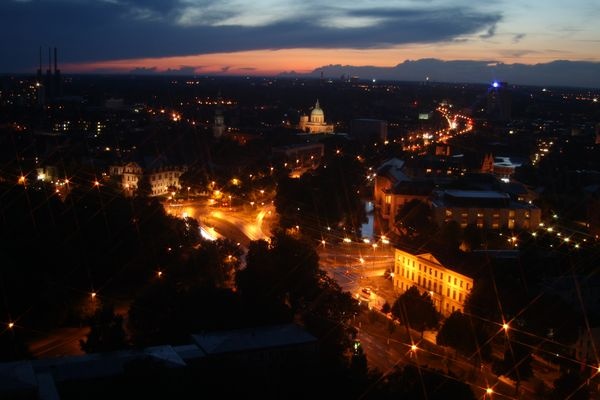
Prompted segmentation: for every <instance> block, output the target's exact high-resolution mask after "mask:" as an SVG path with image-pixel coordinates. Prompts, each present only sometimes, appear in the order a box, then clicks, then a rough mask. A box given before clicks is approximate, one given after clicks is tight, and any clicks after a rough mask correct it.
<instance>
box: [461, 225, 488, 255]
mask: <svg viewBox="0 0 600 400" xmlns="http://www.w3.org/2000/svg"><path fill="white" fill-rule="evenodd" d="M483 242H484V232H483V229H481V228H478V227H477V225H475V224H469V225H467V226H466V227H465V229H464V232H463V243H462V247H461V248H464V249H466V250H469V251H470V250H477V249H480V248H481V245H482V243H483Z"/></svg>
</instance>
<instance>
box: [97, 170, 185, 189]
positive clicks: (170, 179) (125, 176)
mask: <svg viewBox="0 0 600 400" xmlns="http://www.w3.org/2000/svg"><path fill="white" fill-rule="evenodd" d="M186 170H187V167H185V166H167V165H165V166H160V167H157V168H153V169H151V170H150V171H149V172H148V179H149V180H150V185H151V186H152V192H151V193H150V195H151V196H160V195H163V194H167V193H168V192H169V189H170V188H176V189H177V190H179V189H181V184H180V183H179V177H180V176H181V174H183V173H184V172H185V171H186ZM109 173H110V176H114V177H116V179H117V181H118V183H119V185H120V186H121V188H122V189H123V191H124V192H125V194H126V195H128V196H132V195H133V194H135V191H136V190H137V188H138V184H139V181H140V180H141V179H142V176H143V174H144V171H143V169H142V167H140V165H139V164H138V163H136V162H130V163H127V164H123V165H112V166H110V168H109Z"/></svg>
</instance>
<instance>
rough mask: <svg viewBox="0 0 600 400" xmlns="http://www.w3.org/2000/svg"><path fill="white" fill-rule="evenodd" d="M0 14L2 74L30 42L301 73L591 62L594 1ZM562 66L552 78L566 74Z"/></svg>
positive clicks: (191, 68)
mask: <svg viewBox="0 0 600 400" xmlns="http://www.w3.org/2000/svg"><path fill="white" fill-rule="evenodd" d="M0 11H1V13H0V15H2V17H0V20H2V24H0V25H1V26H2V28H0V29H2V33H3V35H4V36H5V37H11V36H12V37H14V38H15V39H14V40H12V41H10V42H6V43H5V44H4V45H3V46H2V51H3V54H5V55H6V54H8V55H9V56H8V57H6V59H5V60H4V61H3V62H2V64H1V65H0V72H21V73H23V72H30V71H34V70H35V69H37V64H38V60H37V53H38V48H39V47H40V46H42V47H44V48H46V47H58V48H59V61H60V63H61V69H62V70H63V71H64V72H65V73H132V72H133V73H162V72H167V73H185V74H218V75H277V74H281V73H290V72H292V71H293V72H296V73H301V74H306V73H310V72H312V71H314V70H316V69H318V68H320V67H323V66H327V65H349V66H373V67H378V68H391V67H394V66H396V65H398V64H401V63H403V62H405V61H406V60H419V59H429V58H436V59H439V60H442V61H452V60H472V61H477V62H486V63H488V64H490V65H493V64H495V63H503V64H514V63H516V64H525V65H534V64H546V63H549V62H552V61H555V60H569V61H585V62H587V64H588V66H589V67H590V68H592V69H593V70H596V69H600V57H599V56H598V54H600V40H598V39H597V38H598V37H600V28H598V27H597V24H595V23H594V21H595V19H597V17H598V16H599V15H600V6H599V5H598V4H595V3H594V2H592V1H587V0H579V1H576V2H575V3H574V4H571V5H570V7H568V8H565V7H564V6H563V5H562V4H561V2H559V1H551V2H544V3H543V4H541V3H536V4H526V3H524V2H520V1H503V2H497V3H495V4H469V3H467V2H463V1H459V2H452V3H450V2H448V1H446V0H434V1H428V2H415V1H402V2H397V1H395V2H390V1H382V0H378V1H369V2H357V3H356V2H355V3H352V4H342V5H336V6H329V5H326V4H324V3H323V2H319V1H311V2H303V3H302V4H299V3H295V2H291V1H287V0H278V1H269V0H264V1H257V2H254V3H253V5H252V7H248V6H247V5H246V4H244V3H243V2H241V1H239V0H227V1H221V2H211V1H199V0H178V1H170V2H160V1H152V0H144V1H142V0H130V1H124V0H103V1H91V0H82V1H61V0H48V1H44V2H36V1H23V0H20V1H16V0H15V1H8V2H5V3H3V4H2V5H0ZM46 61H47V60H46V59H45V57H44V59H43V65H45V63H46ZM571 66H572V64H571ZM451 67H452V66H451V65H450V64H448V68H451ZM568 68H569V65H567V64H565V66H564V71H562V70H560V69H559V73H562V75H558V76H559V77H558V78H557V79H559V80H560V79H563V78H564V79H568V75H569V73H570V72H569V69H568ZM450 75H452V74H450ZM532 76H533V75H532ZM561 76H562V78H561ZM399 78H400V79H401V77H399ZM498 78H499V79H503V77H502V76H499V77H498ZM423 79H425V76H424V77H423ZM432 79H436V77H435V76H434V77H432ZM523 79H524V80H527V76H525V77H524V78H523ZM437 80H441V79H439V78H438V79H437ZM520 83H526V82H520ZM565 83H566V82H559V84H565Z"/></svg>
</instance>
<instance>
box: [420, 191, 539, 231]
mask: <svg viewBox="0 0 600 400" xmlns="http://www.w3.org/2000/svg"><path fill="white" fill-rule="evenodd" d="M431 207H432V211H433V219H434V221H435V222H436V223H437V224H438V226H441V225H443V224H444V223H447V222H450V221H456V222H458V224H459V225H460V226H461V228H465V227H466V226H467V225H469V224H473V225H475V226H477V227H478V228H486V229H490V228H491V229H501V228H508V229H524V230H529V229H536V228H537V227H538V225H539V223H540V222H541V217H542V211H541V210H540V209H539V208H538V207H536V206H534V205H531V204H528V203H521V202H517V201H514V200H512V199H511V198H510V196H509V194H508V193H503V192H498V191H494V190H443V191H438V192H435V193H434V196H433V198H432V200H431Z"/></svg>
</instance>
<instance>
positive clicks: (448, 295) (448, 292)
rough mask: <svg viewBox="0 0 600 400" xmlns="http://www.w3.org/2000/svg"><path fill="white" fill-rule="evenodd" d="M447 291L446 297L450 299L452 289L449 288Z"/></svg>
mask: <svg viewBox="0 0 600 400" xmlns="http://www.w3.org/2000/svg"><path fill="white" fill-rule="evenodd" d="M446 290H447V292H446V297H450V288H448V289H446Z"/></svg>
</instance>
